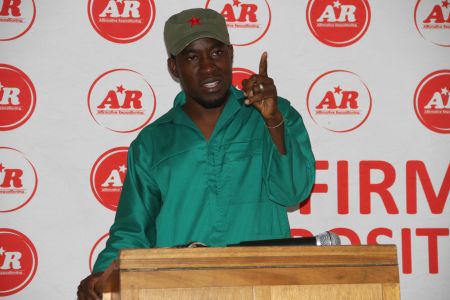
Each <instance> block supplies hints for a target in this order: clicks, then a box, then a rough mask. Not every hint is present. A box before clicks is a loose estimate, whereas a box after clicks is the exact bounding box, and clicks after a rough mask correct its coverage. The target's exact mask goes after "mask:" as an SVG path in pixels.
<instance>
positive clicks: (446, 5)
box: [442, 0, 450, 8]
mask: <svg viewBox="0 0 450 300" xmlns="http://www.w3.org/2000/svg"><path fill="white" fill-rule="evenodd" d="M449 4H450V2H448V1H447V0H444V1H442V7H445V8H447V7H448V5H449Z"/></svg>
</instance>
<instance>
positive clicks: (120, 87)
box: [116, 85, 125, 94]
mask: <svg viewBox="0 0 450 300" xmlns="http://www.w3.org/2000/svg"><path fill="white" fill-rule="evenodd" d="M116 88H117V90H116V92H117V93H121V94H122V93H123V91H125V89H124V88H123V85H119V86H117V87H116Z"/></svg>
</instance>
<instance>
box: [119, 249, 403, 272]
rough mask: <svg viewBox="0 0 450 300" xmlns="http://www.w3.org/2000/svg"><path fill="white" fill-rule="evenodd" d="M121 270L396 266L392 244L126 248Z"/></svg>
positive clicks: (121, 257) (122, 256)
mask: <svg viewBox="0 0 450 300" xmlns="http://www.w3.org/2000/svg"><path fill="white" fill-rule="evenodd" d="M119 266H120V269H121V270H130V269H132V270H134V271H139V270H161V269H183V268H185V269H203V268H233V267H236V268H246V267H248V268H254V267H269V268H270V267H320V266H398V262H397V249H396V246H395V245H364V246H363V245H361V246H322V247H316V246H281V247H279V246H270V247H267V246H265V247H202V248H154V249H126V250H122V251H121V252H120V262H119Z"/></svg>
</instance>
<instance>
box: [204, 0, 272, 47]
mask: <svg viewBox="0 0 450 300" xmlns="http://www.w3.org/2000/svg"><path fill="white" fill-rule="evenodd" d="M205 8H210V9H214V10H216V11H218V12H220V13H221V14H222V16H223V17H224V18H225V21H226V22H227V27H228V31H229V33H230V37H231V39H232V43H233V45H235V46H246V45H250V44H253V43H256V42H257V41H259V40H260V39H261V38H262V37H263V36H264V35H265V34H266V33H267V31H268V30H269V27H270V23H271V18H272V14H271V11H270V6H269V3H268V2H267V0H252V1H240V0H208V1H207V2H206V5H205Z"/></svg>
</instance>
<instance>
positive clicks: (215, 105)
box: [195, 92, 230, 109]
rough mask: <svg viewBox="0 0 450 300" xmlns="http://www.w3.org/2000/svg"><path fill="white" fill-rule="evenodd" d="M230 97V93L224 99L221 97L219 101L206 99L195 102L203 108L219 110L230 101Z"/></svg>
mask: <svg viewBox="0 0 450 300" xmlns="http://www.w3.org/2000/svg"><path fill="white" fill-rule="evenodd" d="M229 95H230V92H227V93H226V94H225V95H224V96H223V97H220V98H219V99H216V100H213V101H208V100H205V99H202V98H200V99H195V102H197V103H198V104H200V105H201V106H202V107H203V108H206V109H212V108H218V107H221V106H222V105H223V104H224V103H225V102H227V100H228V96H229Z"/></svg>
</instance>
